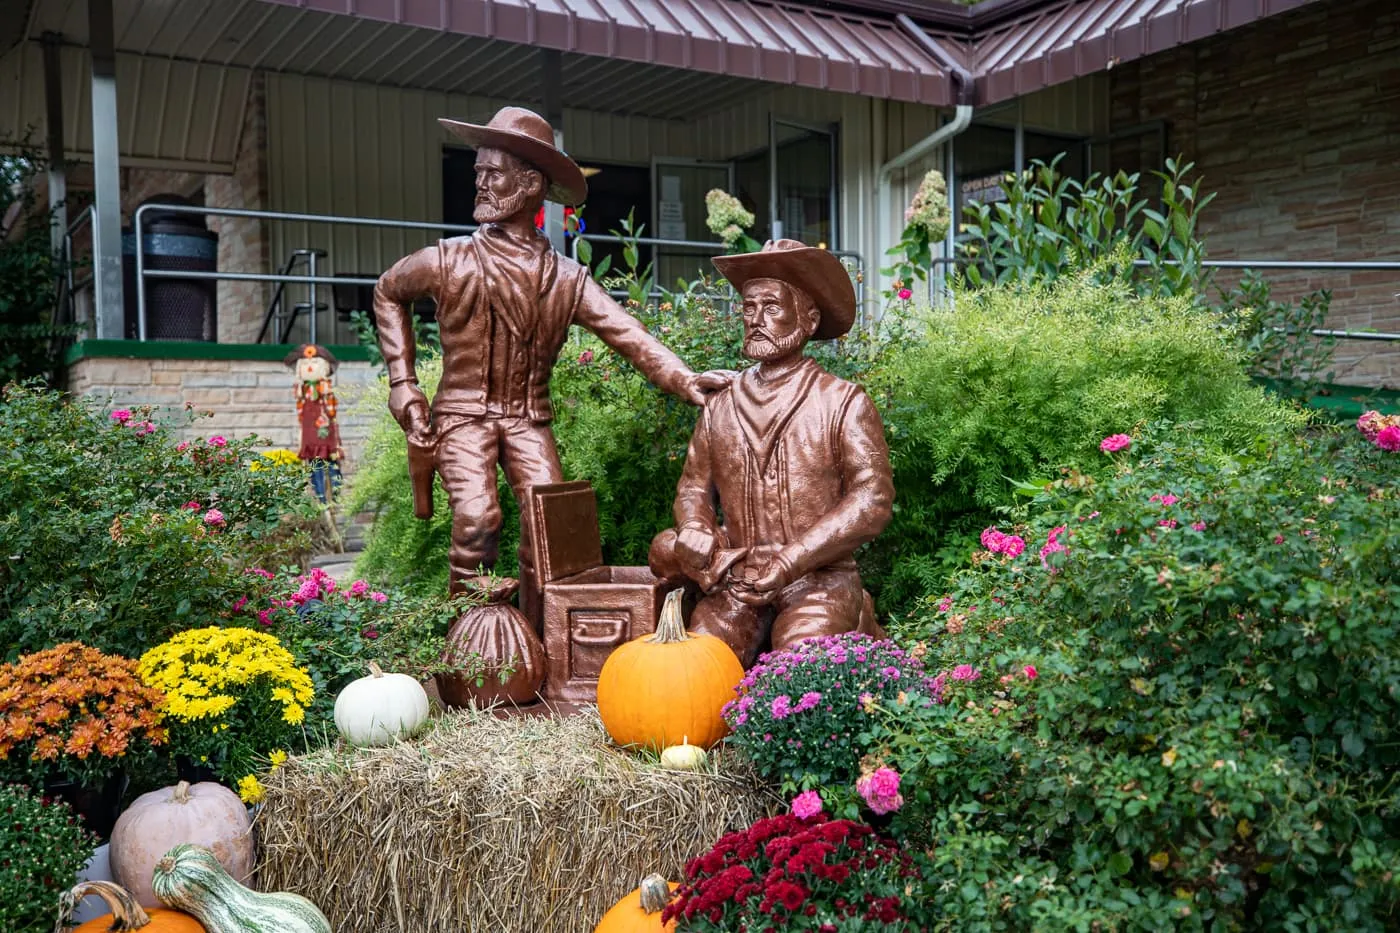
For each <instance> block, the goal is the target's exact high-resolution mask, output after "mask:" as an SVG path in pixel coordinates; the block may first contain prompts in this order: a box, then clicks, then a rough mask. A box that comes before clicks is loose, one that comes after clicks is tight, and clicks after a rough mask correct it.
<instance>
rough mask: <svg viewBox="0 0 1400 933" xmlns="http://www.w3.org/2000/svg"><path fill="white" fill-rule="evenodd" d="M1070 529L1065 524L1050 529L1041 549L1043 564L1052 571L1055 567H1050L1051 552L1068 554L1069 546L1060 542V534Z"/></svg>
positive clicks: (1041, 561)
mask: <svg viewBox="0 0 1400 933" xmlns="http://www.w3.org/2000/svg"><path fill="white" fill-rule="evenodd" d="M1066 530H1068V529H1067V527H1066V526H1065V525H1060V526H1058V527H1056V528H1052V529H1050V533H1049V534H1048V535H1046V536H1045V544H1044V545H1043V546H1042V547H1041V549H1040V563H1041V566H1043V567H1047V568H1049V569H1050V570H1051V571H1052V572H1053V571H1054V569H1055V568H1053V567H1050V561H1049V560H1048V558H1049V557H1050V555H1051V554H1068V553H1069V548H1067V547H1065V546H1064V545H1063V544H1061V543H1060V535H1062V534H1064V533H1065V531H1066Z"/></svg>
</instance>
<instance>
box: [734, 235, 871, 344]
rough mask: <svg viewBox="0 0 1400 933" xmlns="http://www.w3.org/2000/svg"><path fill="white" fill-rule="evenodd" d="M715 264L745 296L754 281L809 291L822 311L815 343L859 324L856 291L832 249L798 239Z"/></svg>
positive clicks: (841, 333)
mask: <svg viewBox="0 0 1400 933" xmlns="http://www.w3.org/2000/svg"><path fill="white" fill-rule="evenodd" d="M713 262H714V264H715V268H716V269H718V270H719V271H720V274H721V275H723V276H724V277H725V278H726V279H728V280H729V284H731V285H733V286H734V290H735V291H738V292H741V293H742V292H743V290H744V285H745V283H747V282H750V281H752V280H753V279H777V280H778V281H780V282H787V283H788V284H789V285H795V286H796V287H798V288H800V289H802V290H803V291H804V292H806V293H807V294H808V295H809V296H811V299H812V301H813V303H815V304H816V306H817V310H818V311H819V312H821V320H819V321H818V322H817V330H816V332H815V333H814V334H812V339H813V340H834V339H836V338H837V337H840V336H843V335H844V334H845V333H846V332H847V331H849V330H850V329H851V325H852V324H854V323H855V320H856V288H855V286H854V285H852V284H851V275H850V273H849V272H847V271H846V267H845V266H843V265H841V260H839V259H837V258H836V257H835V256H833V255H832V254H831V252H830V251H828V250H824V249H819V248H818V247H815V246H808V245H806V244H805V243H801V242H799V241H797V240H769V241H768V242H767V243H764V244H763V249H761V250H760V251H758V252H757V253H740V254H738V255H736V256H716V257H715V258H714V259H713Z"/></svg>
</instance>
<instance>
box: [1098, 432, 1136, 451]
mask: <svg viewBox="0 0 1400 933" xmlns="http://www.w3.org/2000/svg"><path fill="white" fill-rule="evenodd" d="M1132 444H1133V439H1132V438H1131V437H1129V436H1128V435H1127V434H1110V435H1109V436H1108V437H1105V438H1104V439H1103V440H1101V441H1099V450H1102V451H1103V452H1104V453H1106V454H1116V453H1117V452H1118V451H1120V450H1127V449H1128V448H1129V447H1131V446H1132Z"/></svg>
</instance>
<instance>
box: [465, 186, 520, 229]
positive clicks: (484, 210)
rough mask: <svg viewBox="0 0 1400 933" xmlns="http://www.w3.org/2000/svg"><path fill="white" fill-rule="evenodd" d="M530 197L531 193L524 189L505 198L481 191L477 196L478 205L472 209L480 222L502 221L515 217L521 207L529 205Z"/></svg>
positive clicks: (495, 222)
mask: <svg viewBox="0 0 1400 933" xmlns="http://www.w3.org/2000/svg"><path fill="white" fill-rule="evenodd" d="M529 197H530V196H529V194H528V193H527V192H524V191H516V192H515V193H514V194H511V195H508V196H506V197H503V198H496V197H492V196H491V195H489V194H484V193H479V194H477V196H476V206H475V208H473V210H472V217H473V218H474V219H475V220H476V222H477V223H479V224H497V223H500V222H501V221H503V220H505V219H506V218H508V217H514V216H515V215H516V214H518V213H519V212H520V211H521V209H523V208H525V207H526V206H528V204H529Z"/></svg>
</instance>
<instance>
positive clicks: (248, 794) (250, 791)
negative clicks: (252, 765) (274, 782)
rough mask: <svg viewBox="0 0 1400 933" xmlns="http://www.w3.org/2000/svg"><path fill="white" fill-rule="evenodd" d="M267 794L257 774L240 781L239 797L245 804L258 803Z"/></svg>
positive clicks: (245, 776) (246, 776) (247, 775)
mask: <svg viewBox="0 0 1400 933" xmlns="http://www.w3.org/2000/svg"><path fill="white" fill-rule="evenodd" d="M266 792H267V791H266V789H265V788H264V787H263V786H262V781H259V780H258V776H257V775H256V774H245V775H244V776H243V777H242V778H240V779H239V781H238V797H239V799H240V800H242V801H243V802H244V803H258V802H260V801H261V800H262V799H263V795H264V794H265V793H266Z"/></svg>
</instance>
